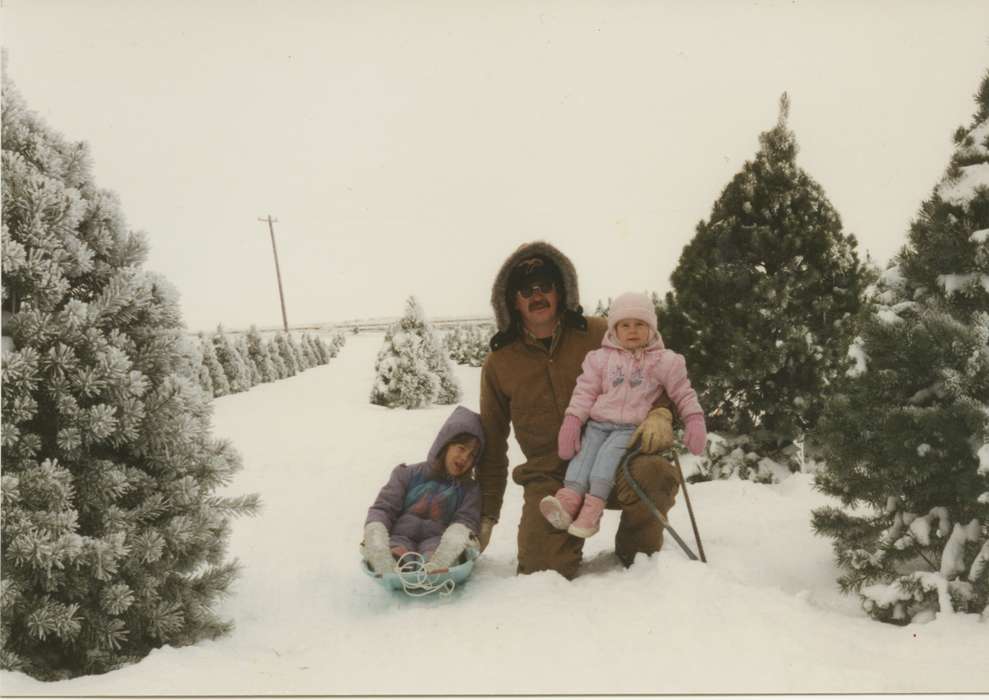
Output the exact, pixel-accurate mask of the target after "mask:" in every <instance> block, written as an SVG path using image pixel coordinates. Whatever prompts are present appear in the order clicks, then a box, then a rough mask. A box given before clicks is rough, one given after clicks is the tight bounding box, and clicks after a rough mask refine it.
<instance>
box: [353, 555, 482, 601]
mask: <svg viewBox="0 0 989 700" xmlns="http://www.w3.org/2000/svg"><path fill="white" fill-rule="evenodd" d="M480 555H481V552H480V551H479V550H478V549H477V548H475V547H468V548H467V549H465V550H464V553H463V554H462V555H460V560H459V562H458V563H457V564H456V565H454V566H451V567H449V568H446V569H437V570H436V571H433V572H431V573H426V570H425V569H424V568H423V564H424V562H423V559H422V557H420V556H419V555H418V554H416V553H414V552H410V553H408V554H405V555H403V556H402V558H401V559H399V560H398V562H397V563H398V567H397V569H398V570H397V571H395V572H394V573H388V574H384V575H379V574H376V573H374V570H373V569H372V568H371V565H370V564H368V563H367V560H366V559H361V570H362V571H363V572H364V573H365V574H366V575H368V576H370V577H371V578H372V579H373V580H374V581H376V582H377V583H379V584H380V585H381V586H382V587H384V588H386V589H388V590H390V591H404V592H405V593H406V594H408V595H410V596H413V597H420V596H425V595H429V594H431V593H437V592H438V593H439V594H440V595H449V594H450V593H452V592H453V589H454V588H456V587H457V586H459V585H461V584H462V583H464V581H466V580H467V579H468V578H470V575H471V573H472V572H473V571H474V562H475V561H476V560H477V558H478V557H479V556H480Z"/></svg>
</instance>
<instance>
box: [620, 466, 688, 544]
mask: <svg viewBox="0 0 989 700" xmlns="http://www.w3.org/2000/svg"><path fill="white" fill-rule="evenodd" d="M637 454H639V449H638V448H635V449H633V450H626V451H625V454H624V455H623V456H622V461H621V467H622V471H623V472H624V473H625V480H626V481H628V484H629V486H631V487H632V490H633V491H635V494H636V495H637V496H638V497H639V498H640V499H641V500H642V501H643V502H644V503H645V504H646V505H647V506H649V510H651V511H652V514H653V515H655V516H656V519H657V520H659V524H660V525H662V526H663V527H664V528H666V530H667V532H669V533H670V534H671V535H673V539H674V540H676V543H677V544H678V545H680V549H682V550H683V551H684V553H685V554H686V555H687V556H688V557H689V558H690V559H691V560H692V561H699V560H698V558H697V555H696V554H694V552H693V550H691V549H690V547H688V546H687V543H686V542H684V541H683V539H682V538H681V537H680V535H679V533H677V531H676V530H674V529H673V526H672V525H670V521H669V520H667V519H666V517H665V516H664V515H663V514H662V513H660V512H659V508H657V507H656V504H655V503H653V502H652V499H650V498H649V496H647V495H646V492H645V491H643V490H642V487H640V486H639V482H637V481H636V480H635V479H634V478H632V472H631V470H630V469H629V468H628V463H629V461H631V458H632V457H635V456H636V455H637ZM699 541H700V540H698V542H699Z"/></svg>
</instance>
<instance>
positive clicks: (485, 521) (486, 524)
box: [477, 515, 498, 552]
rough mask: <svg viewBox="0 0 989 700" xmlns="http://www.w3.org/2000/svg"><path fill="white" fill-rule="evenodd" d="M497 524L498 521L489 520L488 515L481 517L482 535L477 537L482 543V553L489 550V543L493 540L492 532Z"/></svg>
mask: <svg viewBox="0 0 989 700" xmlns="http://www.w3.org/2000/svg"><path fill="white" fill-rule="evenodd" d="M496 522H498V521H497V520H495V519H494V518H489V517H488V516H486V515H484V516H481V533H480V534H479V535H478V536H477V539H478V541H479V542H480V543H481V551H482V552H483V551H484V550H485V549H487V548H488V542H489V541H490V540H491V530H493V529H494V526H495V523H496Z"/></svg>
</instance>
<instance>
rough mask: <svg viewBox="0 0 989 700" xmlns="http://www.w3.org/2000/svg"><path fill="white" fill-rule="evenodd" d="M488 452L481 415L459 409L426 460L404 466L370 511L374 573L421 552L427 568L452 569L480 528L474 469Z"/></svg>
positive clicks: (367, 533) (369, 556)
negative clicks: (397, 559) (411, 554)
mask: <svg viewBox="0 0 989 700" xmlns="http://www.w3.org/2000/svg"><path fill="white" fill-rule="evenodd" d="M483 451H484V430H483V429H482V427H481V417H480V416H479V415H478V414H476V413H474V412H473V411H471V410H470V409H467V408H464V407H463V406H457V407H456V408H455V409H454V410H453V413H452V414H450V417H449V418H447V419H446V422H445V423H444V424H443V427H442V428H440V431H439V434H438V435H437V436H436V439H435V440H434V441H433V446H432V447H430V448H429V455H428V457H427V458H426V461H425V462H420V463H418V464H413V465H405V464H400V465H398V466H397V467H395V469H393V470H392V473H391V477H390V478H389V479H388V483H387V484H385V485H384V487H383V488H382V489H381V491H380V492H379V493H378V497H377V498H376V499H375V501H374V504H373V505H372V506H371V507H370V508H369V509H368V511H367V520H366V521H365V524H364V542H363V545H362V549H363V554H364V558H365V559H366V560H367V562H368V564H370V565H371V568H372V569H374V571H375V573H378V574H386V573H390V572H392V571H394V570H395V565H396V557H401V556H402V555H403V554H405V553H407V552H417V553H418V554H420V555H421V556H422V558H423V559H425V560H426V570H427V571H432V570H436V569H442V568H446V567H449V566H453V565H454V564H455V563H456V562H457V559H458V558H459V557H460V555H461V553H462V552H463V551H464V549H465V547H466V546H467V544H468V543H469V542H470V540H471V539H472V538H476V537H477V534H478V531H479V530H480V525H481V489H480V486H478V484H477V482H476V481H475V480H474V478H473V468H474V465H475V464H476V463H477V461H478V460H479V459H480V456H481V453H482V452H483Z"/></svg>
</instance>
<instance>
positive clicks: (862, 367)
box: [845, 336, 869, 377]
mask: <svg viewBox="0 0 989 700" xmlns="http://www.w3.org/2000/svg"><path fill="white" fill-rule="evenodd" d="M848 357H849V358H850V359H851V360H853V361H854V362H855V364H854V365H853V366H851V367H849V368H848V370H847V371H846V372H845V374H847V375H848V376H849V377H858V376H860V375H862V374H864V373H865V371H866V370H867V369H868V368H869V355H868V354H867V353H866V352H865V341H864V340H862V336H855V340H853V341H852V344H851V345H849V346H848Z"/></svg>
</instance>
